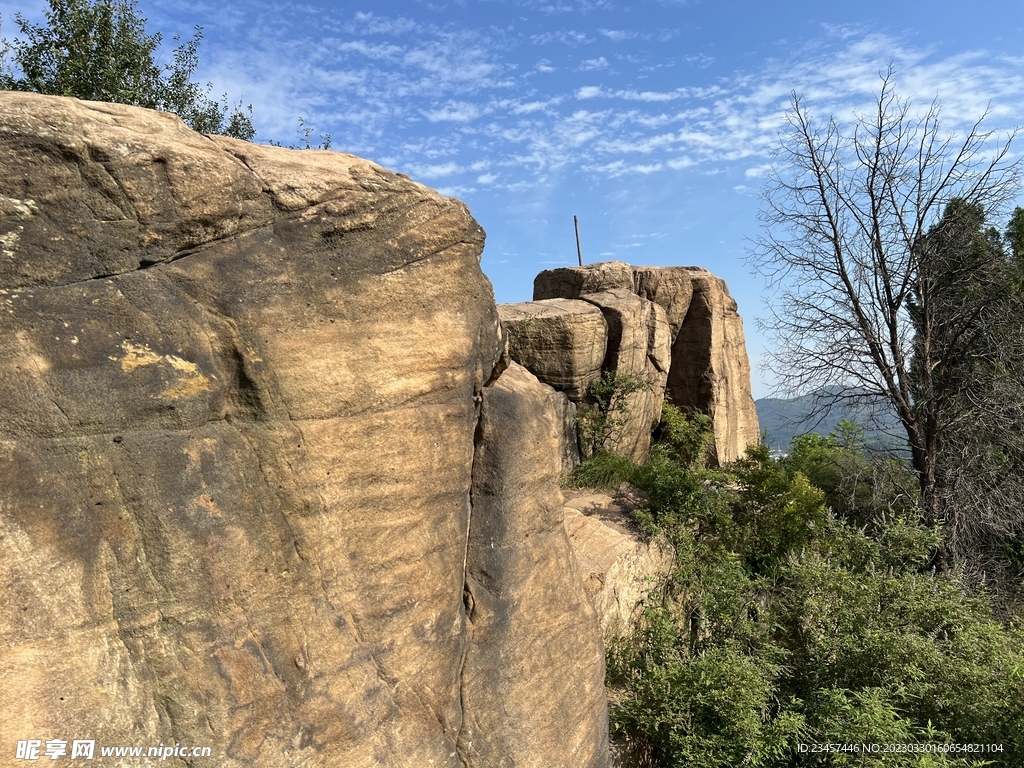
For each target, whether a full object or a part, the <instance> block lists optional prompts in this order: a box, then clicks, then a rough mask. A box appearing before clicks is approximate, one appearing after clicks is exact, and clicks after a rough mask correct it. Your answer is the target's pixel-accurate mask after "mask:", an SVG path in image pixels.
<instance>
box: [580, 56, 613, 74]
mask: <svg viewBox="0 0 1024 768" xmlns="http://www.w3.org/2000/svg"><path fill="white" fill-rule="evenodd" d="M580 69H581V70H582V71H584V72H588V71H590V70H594V69H608V59H606V58H605V57H604V56H599V57H598V58H596V59H584V60H583V61H582V62H580Z"/></svg>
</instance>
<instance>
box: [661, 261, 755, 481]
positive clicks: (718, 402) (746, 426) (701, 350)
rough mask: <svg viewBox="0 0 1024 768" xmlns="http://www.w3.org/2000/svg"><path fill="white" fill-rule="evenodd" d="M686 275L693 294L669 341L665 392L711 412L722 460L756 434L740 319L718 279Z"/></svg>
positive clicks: (740, 450)
mask: <svg viewBox="0 0 1024 768" xmlns="http://www.w3.org/2000/svg"><path fill="white" fill-rule="evenodd" d="M691 274H692V278H693V296H692V298H691V300H690V306H689V309H688V310H687V312H686V319H685V321H684V322H683V324H682V326H681V327H680V329H679V333H678V334H677V335H676V337H675V340H674V341H673V344H672V368H671V370H670V371H669V376H668V389H667V392H666V397H667V398H668V399H669V402H672V403H675V404H676V405H678V406H680V407H682V408H693V409H694V410H697V411H699V412H701V413H705V414H707V415H708V416H710V417H711V422H712V425H713V427H714V430H715V451H716V454H717V458H718V461H719V462H722V463H726V462H730V461H735V460H736V459H738V458H740V457H741V456H742V455H743V451H744V450H745V449H746V447H747V446H748V445H755V444H756V443H757V442H758V441H759V440H760V439H761V433H760V428H759V427H758V422H757V408H756V406H755V405H754V397H753V395H752V394H751V390H750V361H749V359H748V358H747V345H746V340H745V338H744V335H743V321H742V319H741V318H740V316H739V314H738V313H737V311H736V309H737V308H736V301H735V299H733V298H732V297H731V296H730V295H729V290H728V288H726V285H725V281H724V280H722V279H721V278H720V277H715V276H714V275H712V274H711V273H710V272H708V271H706V270H703V269H692V270H691Z"/></svg>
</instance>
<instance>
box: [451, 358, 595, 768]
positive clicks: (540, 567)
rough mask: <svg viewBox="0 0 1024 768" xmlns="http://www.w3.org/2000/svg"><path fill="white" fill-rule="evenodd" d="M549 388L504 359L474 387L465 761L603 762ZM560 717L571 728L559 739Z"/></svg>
mask: <svg viewBox="0 0 1024 768" xmlns="http://www.w3.org/2000/svg"><path fill="white" fill-rule="evenodd" d="M550 392H551V390H550V388H549V387H547V386H545V385H544V384H541V383H540V382H539V381H537V379H536V378H535V377H534V376H533V375H532V374H530V373H529V372H528V371H527V370H526V369H525V368H523V367H521V366H519V365H517V364H515V363H513V364H512V365H511V366H510V367H509V368H508V369H507V370H506V371H505V372H504V373H502V374H501V377H500V378H499V379H498V381H497V383H496V384H495V385H494V386H493V387H488V388H486V389H484V391H483V404H482V408H481V415H480V428H479V433H478V434H479V444H478V447H477V452H476V457H475V460H474V465H473V520H472V522H471V524H470V535H469V548H468V552H467V563H468V565H467V578H466V602H467V605H468V608H469V622H470V635H469V636H470V647H469V651H468V653H467V655H466V668H465V670H464V673H463V683H462V690H463V702H464V705H465V708H466V718H465V722H464V725H463V728H462V731H461V734H460V743H459V746H460V752H461V754H462V756H463V759H464V760H465V763H466V765H467V766H469V768H504V767H505V766H520V765H528V766H538V768H540V767H541V766H545V765H550V764H552V763H556V764H558V765H565V766H574V768H575V767H576V766H579V768H589V767H590V766H599V765H604V764H605V761H606V760H607V757H608V755H607V725H606V721H604V720H602V721H600V722H598V721H597V720H596V719H595V718H594V717H593V716H592V715H593V712H595V711H599V710H601V708H602V707H604V706H606V704H605V701H606V700H605V691H604V650H603V646H602V644H601V638H600V636H599V635H597V634H596V633H595V632H594V627H595V626H596V624H597V617H596V614H595V613H594V609H593V608H592V607H591V604H590V602H589V601H588V600H587V595H586V594H585V593H584V590H583V584H582V581H581V579H580V575H579V573H578V571H577V568H576V564H575V561H574V559H573V557H572V551H571V547H570V545H569V539H568V537H567V536H566V532H565V529H564V528H563V524H562V521H563V509H562V494H561V493H560V492H559V490H558V484H557V483H558V477H559V473H560V467H559V462H558V460H557V459H558V450H559V431H560V425H558V424H557V422H556V420H555V418H554V413H553V411H552V410H551V409H550V408H549V407H548V397H549V393H550ZM570 639H571V642H570V643H568V644H567V640H570ZM555 668H560V669H559V673H558V674H557V675H552V674H551V671H552V670H553V669H555ZM523 681H530V684H529V685H524V684H523ZM497 702H500V706H493V705H494V704H495V703H497ZM567 723H573V724H579V725H577V726H576V727H575V728H574V729H573V730H572V733H571V734H565V733H564V732H563V729H564V728H565V726H566V724H567ZM567 737H568V738H567ZM567 741H568V743H567ZM554 754H557V755H558V758H557V759H553V758H552V755H554Z"/></svg>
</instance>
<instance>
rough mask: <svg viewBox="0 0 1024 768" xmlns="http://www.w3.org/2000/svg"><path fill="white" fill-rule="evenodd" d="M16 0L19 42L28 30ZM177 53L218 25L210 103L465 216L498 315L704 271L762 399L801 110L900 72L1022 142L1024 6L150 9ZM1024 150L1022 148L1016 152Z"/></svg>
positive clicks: (570, 0) (527, 0)
mask: <svg viewBox="0 0 1024 768" xmlns="http://www.w3.org/2000/svg"><path fill="white" fill-rule="evenodd" d="M43 7H44V3H40V2H37V0H32V2H20V1H19V0H13V1H12V0H3V6H2V13H3V17H4V19H5V21H4V30H3V31H4V33H5V34H7V35H10V34H11V33H12V32H13V29H12V25H11V24H10V21H9V19H10V16H11V15H12V14H13V13H14V12H16V11H20V12H22V13H23V14H25V15H26V16H28V17H30V18H34V19H41V14H42V9H43ZM139 11H140V13H141V14H142V15H144V16H146V17H148V19H149V25H148V29H149V30H150V31H151V32H152V31H157V30H160V31H162V32H163V33H164V35H165V39H167V40H169V39H170V37H171V35H173V34H175V33H179V34H182V35H183V36H186V37H187V36H188V35H189V34H190V33H191V28H192V26H193V25H195V24H200V25H202V26H203V30H204V41H203V44H202V46H201V47H200V60H201V72H200V76H201V77H202V79H203V80H210V81H212V82H213V83H214V86H215V89H216V91H217V92H218V93H219V92H222V91H226V92H227V93H228V94H229V95H230V96H231V97H232V98H234V99H242V100H244V101H245V103H250V102H251V103H252V104H253V110H254V121H255V125H256V129H257V137H256V140H257V141H268V140H277V141H282V142H283V143H285V144H286V145H287V144H289V143H298V142H299V141H300V135H299V133H298V118H299V117H302V118H303V119H304V121H305V123H306V124H307V125H308V126H311V127H312V128H313V129H314V131H315V132H316V133H324V134H328V133H329V134H330V135H331V138H332V142H333V143H332V148H334V149H338V150H343V151H348V152H354V153H356V154H359V155H362V156H364V157H368V158H370V159H372V160H374V161H376V162H379V163H381V164H382V165H384V166H386V167H388V168H390V169H393V170H396V171H402V172H405V173H408V174H409V175H411V176H412V177H413V178H414V179H416V180H418V181H422V182H423V183H425V184H428V185H430V186H433V187H437V188H439V189H441V190H442V191H444V192H445V193H447V194H451V195H455V196H457V197H459V198H460V199H462V200H463V201H465V202H466V203H467V204H468V205H469V207H470V209H471V210H472V212H473V214H474V216H476V218H477V219H478V220H479V221H480V223H481V224H482V225H483V227H484V229H485V230H486V231H487V235H488V239H487V246H486V249H485V251H484V256H483V262H482V264H483V269H484V271H485V272H486V274H487V275H488V277H489V278H490V279H491V281H492V282H493V284H494V287H495V293H496V295H497V299H498V301H499V302H509V301H526V300H529V299H530V298H531V290H532V281H533V277H534V276H535V275H536V273H537V272H538V271H540V270H542V269H546V268H549V267H552V266H556V265H570V264H573V263H575V261H576V253H575V242H574V235H573V227H572V217H573V214H576V215H577V216H579V219H580V229H581V234H582V241H583V254H584V258H585V260H587V261H599V260H607V259H620V260H623V261H628V262H632V263H634V264H654V265H667V264H686V265H699V266H703V267H706V268H708V269H710V270H712V271H713V272H715V273H716V274H718V275H720V276H721V277H723V278H725V279H726V281H727V282H728V284H729V288H730V291H731V293H732V295H733V296H734V297H735V298H736V300H737V301H738V303H739V307H740V313H741V314H742V315H743V317H744V320H745V330H746V333H747V340H748V345H749V352H750V355H751V358H752V363H753V364H754V371H753V375H754V391H755V396H756V397H761V396H765V395H767V394H768V391H769V388H770V384H771V382H770V381H766V380H765V379H764V376H765V374H763V373H762V372H761V371H760V370H758V367H757V364H758V361H759V359H760V357H761V356H762V354H763V351H764V346H765V343H766V342H765V341H764V340H763V338H762V335H761V333H760V332H759V331H758V328H757V318H758V317H759V316H762V315H764V314H765V312H764V299H765V295H764V286H763V284H762V281H761V279H760V278H757V277H754V276H752V275H751V273H750V270H749V268H748V267H747V265H746V263H745V258H746V252H747V249H748V247H749V246H750V242H749V241H750V240H751V239H753V238H755V237H757V236H758V234H759V232H760V224H759V223H758V220H757V210H758V206H759V193H760V189H761V186H762V184H763V175H764V170H765V168H766V167H767V165H768V164H769V163H770V162H771V157H770V151H771V149H772V148H773V147H775V146H776V145H777V143H778V129H779V126H780V122H781V116H782V115H783V113H784V111H785V109H786V107H787V105H788V100H789V94H790V92H792V91H796V92H798V93H800V94H802V95H803V96H804V99H805V103H806V105H807V106H808V107H809V108H810V109H811V110H812V112H814V113H815V114H819V115H822V116H825V115H828V114H830V113H836V114H840V115H850V114H852V113H853V111H855V110H857V109H858V108H861V107H864V106H866V105H868V104H869V103H870V101H871V100H872V98H873V94H874V93H875V92H876V91H877V89H878V86H879V72H880V71H881V70H883V69H884V68H886V66H887V65H888V64H889V63H890V62H891V63H892V64H893V66H894V68H895V73H896V77H895V79H896V83H897V88H898V90H899V91H900V92H901V93H902V94H903V95H905V96H908V97H910V98H911V99H912V100H913V102H914V103H915V104H920V105H927V104H928V103H930V102H931V101H932V100H933V99H935V98H936V97H937V98H938V99H939V100H941V102H942V104H943V115H944V120H945V122H944V125H945V127H947V128H948V129H949V130H950V131H955V130H957V129H959V128H962V127H963V125H964V124H965V122H966V121H968V120H969V119H972V118H975V117H977V116H978V115H980V114H981V113H982V112H983V111H984V110H985V109H986V107H990V110H991V113H990V117H989V123H988V124H989V127H990V128H997V129H1000V130H1008V129H1010V128H1012V127H1014V126H1016V125H1024V1H1022V0H997V1H995V2H985V0H979V2H978V3H976V4H975V5H974V6H973V7H971V6H969V5H968V4H965V3H963V2H956V3H954V2H948V1H947V0H934V1H932V2H921V1H919V0H911V1H909V2H900V0H889V1H888V2H879V1H878V0H859V1H858V2H856V3H853V2H846V3H841V4H837V3H820V2H818V3H812V2H806V0H792V1H788V0H776V1H775V2H752V1H751V0H746V1H745V2H744V1H740V0H717V1H715V2H713V1H712V0H703V1H699V0H698V1H690V2H686V1H672V0H633V1H632V2H622V1H620V0H463V1H462V2H455V1H452V2H450V1H449V0H432V1H430V2H427V1H423V2H415V1H412V0H410V1H407V2H373V3H362V2H348V3H343V4H336V3H326V2H307V3H293V4H279V3H265V2H240V1H236V0H218V1H217V2H211V1H210V0H140V2H139ZM1022 150H1024V139H1022V140H1021V141H1020V143H1019V145H1018V146H1017V148H1016V153H1017V154H1019V153H1020V151H1022Z"/></svg>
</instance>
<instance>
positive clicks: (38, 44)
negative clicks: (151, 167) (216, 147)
mask: <svg viewBox="0 0 1024 768" xmlns="http://www.w3.org/2000/svg"><path fill="white" fill-rule="evenodd" d="M14 22H15V24H16V25H17V26H18V31H19V32H20V37H18V38H15V39H14V40H7V39H4V40H3V41H2V42H0V89H3V90H14V91H32V92H35V93H44V94H49V95H53V96H74V97H76V98H79V99H88V100H91V101H108V102H116V103H118V104H129V105H132V106H137V107H146V108H148V109H159V110H163V111H165V112H174V113H175V114H177V115H178V116H180V117H181V119H182V120H184V121H185V124H186V125H188V127H189V128H191V129H193V130H195V131H198V132H199V133H217V134H223V135H225V136H232V137H234V138H238V139H244V140H246V141H249V140H251V139H252V138H253V137H254V136H255V135H256V130H255V129H254V128H253V124H252V107H251V106H249V107H243V106H242V104H241V103H238V104H235V105H233V106H232V105H231V104H230V103H229V102H228V100H227V95H226V94H225V95H224V96H223V97H222V98H221V99H220V100H216V99H212V98H210V94H211V91H212V89H213V86H212V85H210V84H207V85H206V86H202V85H200V84H199V83H196V82H193V80H192V77H193V75H194V74H195V71H196V68H197V67H198V66H199V57H198V48H199V43H200V41H201V40H202V38H203V34H202V27H199V26H197V27H196V28H195V33H194V35H193V37H192V39H191V40H189V41H187V42H182V43H180V44H179V45H178V46H176V47H175V49H174V62H173V64H169V65H165V66H162V67H161V66H160V65H159V64H157V62H156V59H155V54H156V52H157V50H158V48H159V47H160V43H161V41H162V36H161V34H160V33H159V32H158V33H156V34H153V35H150V34H148V33H147V32H146V19H144V18H142V17H140V16H139V14H138V10H137V8H136V2H135V0H49V10H48V11H47V12H46V24H45V25H36V24H33V23H31V22H30V21H28V20H27V19H25V18H24V17H23V16H22V15H21V14H15V15H14ZM175 41H178V38H177V37H175ZM9 58H10V59H12V61H9V60H8V59H9Z"/></svg>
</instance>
